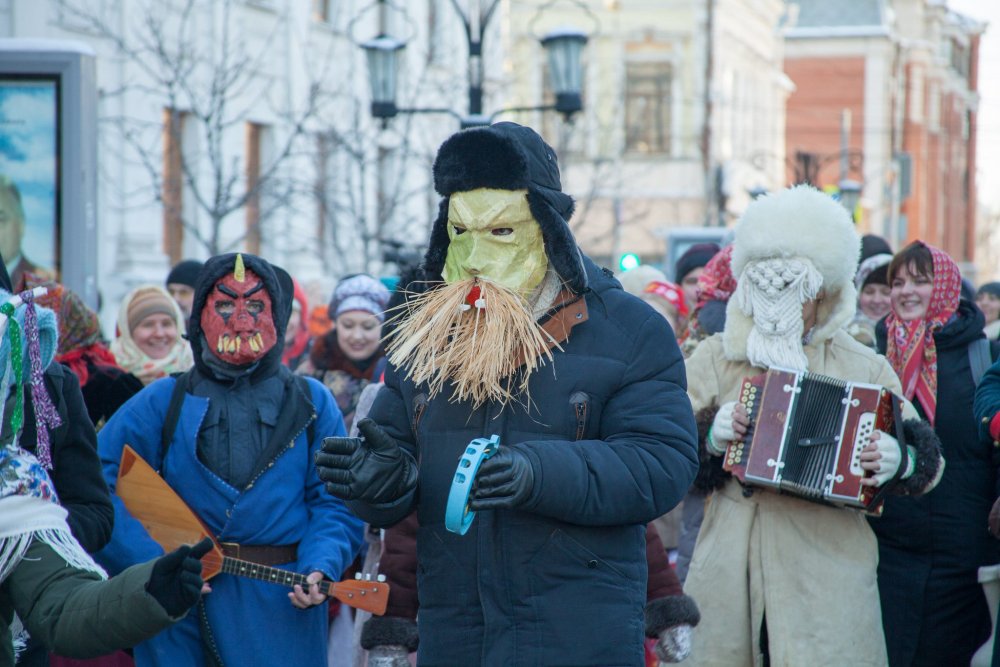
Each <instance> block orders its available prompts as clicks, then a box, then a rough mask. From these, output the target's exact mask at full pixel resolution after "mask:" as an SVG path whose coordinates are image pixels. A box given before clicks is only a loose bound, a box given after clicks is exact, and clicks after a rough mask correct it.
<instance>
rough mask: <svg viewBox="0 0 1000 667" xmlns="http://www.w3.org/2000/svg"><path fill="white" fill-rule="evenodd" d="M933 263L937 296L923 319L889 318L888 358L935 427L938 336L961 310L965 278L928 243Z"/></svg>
mask: <svg viewBox="0 0 1000 667" xmlns="http://www.w3.org/2000/svg"><path fill="white" fill-rule="evenodd" d="M922 245H923V246H924V247H925V248H927V249H928V250H929V251H930V253H931V257H932V259H933V270H934V283H933V286H934V292H933V293H932V294H931V301H930V304H928V306H927V312H926V313H925V314H924V316H923V318H922V319H919V320H909V321H903V320H901V319H900V318H899V316H898V315H897V314H896V311H895V309H894V310H893V311H892V312H891V313H889V316H888V317H887V318H886V321H885V326H886V331H887V333H888V344H887V346H886V353H885V356H886V358H887V359H888V360H889V363H890V364H892V367H893V369H894V370H895V371H896V374H897V375H898V376H899V379H900V381H901V382H902V383H903V394H904V395H905V396H906V398H908V399H910V400H913V397H914V396H916V398H917V400H918V401H919V402H920V405H921V406H922V407H923V409H924V414H925V415H926V416H927V421H929V422H930V423H931V425H933V424H934V413H935V412H936V410H937V346H936V345H935V344H934V334H935V333H936V332H937V331H938V330H939V329H940V328H941V327H943V326H944V325H945V323H946V322H947V321H948V320H949V319H950V318H951V316H952V315H954V314H955V311H956V310H957V309H958V300H959V295H960V292H961V288H962V276H961V273H960V272H959V270H958V265H957V264H955V262H954V260H952V258H951V257H949V256H948V255H947V254H946V253H945V252H943V251H941V250H939V249H937V248H935V247H934V246H931V245H928V244H926V243H924V244H922Z"/></svg>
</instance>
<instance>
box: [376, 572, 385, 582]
mask: <svg viewBox="0 0 1000 667" xmlns="http://www.w3.org/2000/svg"><path fill="white" fill-rule="evenodd" d="M375 580H376V581H378V582H379V583H380V584H384V583H385V575H384V574H380V575H378V576H377V577H376V578H375Z"/></svg>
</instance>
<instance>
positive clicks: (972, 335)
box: [875, 299, 986, 354]
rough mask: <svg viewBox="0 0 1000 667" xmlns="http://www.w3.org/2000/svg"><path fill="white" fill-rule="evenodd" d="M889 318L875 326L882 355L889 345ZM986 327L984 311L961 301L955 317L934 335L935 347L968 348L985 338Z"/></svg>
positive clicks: (968, 302)
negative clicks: (979, 339)
mask: <svg viewBox="0 0 1000 667" xmlns="http://www.w3.org/2000/svg"><path fill="white" fill-rule="evenodd" d="M887 317H888V315H887V316H886V317H883V318H882V319H881V320H879V323H878V324H877V325H875V344H876V348H877V349H878V351H879V352H880V353H882V354H885V350H886V346H887V345H888V331H887V330H886V326H885V321H886V318H887ZM985 326H986V318H985V317H984V316H983V313H982V311H981V310H979V308H977V307H976V305H975V304H974V303H972V302H971V301H966V300H965V299H960V300H959V302H958V310H956V311H955V317H954V318H953V319H952V320H951V321H949V322H948V323H947V324H945V325H944V326H943V327H941V328H940V329H939V330H938V332H937V333H935V334H934V346H935V347H936V348H937V349H938V350H939V351H940V350H950V349H952V348H962V347H966V346H968V345H969V343H971V342H972V341H974V340H976V339H977V338H982V337H983V327H985Z"/></svg>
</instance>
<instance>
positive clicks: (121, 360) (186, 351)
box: [111, 285, 194, 385]
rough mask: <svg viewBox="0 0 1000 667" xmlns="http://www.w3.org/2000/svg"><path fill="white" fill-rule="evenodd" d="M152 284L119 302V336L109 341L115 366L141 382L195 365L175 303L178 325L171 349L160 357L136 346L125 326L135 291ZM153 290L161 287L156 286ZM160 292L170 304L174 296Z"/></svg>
mask: <svg viewBox="0 0 1000 667" xmlns="http://www.w3.org/2000/svg"><path fill="white" fill-rule="evenodd" d="M151 288H152V286H150V285H145V286H143V287H139V288H137V289H134V290H132V291H131V292H129V293H128V294H127V295H126V296H125V299H124V300H123V301H122V305H121V309H120V310H119V311H118V327H117V329H118V337H117V338H115V339H114V341H112V343H111V353H112V354H113V355H114V356H115V359H116V360H117V361H118V365H119V366H121V367H122V368H123V369H124V370H126V371H128V372H129V373H132V374H133V375H135V376H136V377H137V378H139V379H140V380H141V381H142V383H143V384H144V385H147V384H149V383H150V382H152V381H153V380H157V379H159V378H162V377H166V376H167V375H170V374H171V373H175V372H183V371H186V370H188V369H189V368H191V367H192V366H193V365H194V357H193V356H192V354H191V346H190V345H189V344H188V342H187V340H185V339H184V337H183V336H184V315H183V314H181V309H180V308H179V307H178V306H177V305H176V304H174V322H176V324H177V340H176V341H174V345H173V347H172V348H170V352H169V353H168V354H167V356H165V357H164V358H162V359H153V358H152V357H150V356H149V355H147V354H146V353H145V352H143V351H142V350H140V349H139V346H138V345H136V343H135V340H134V339H133V338H132V333H131V331H129V326H128V309H129V305H130V304H131V303H132V299H134V298H135V296H136V293H137V292H138V291H139V290H140V289H141V290H147V289H151ZM156 289H162V288H159V287H157V288H156ZM163 293H164V294H165V295H166V296H167V298H169V299H170V302H171V303H173V298H171V297H170V295H169V294H167V292H166V290H163Z"/></svg>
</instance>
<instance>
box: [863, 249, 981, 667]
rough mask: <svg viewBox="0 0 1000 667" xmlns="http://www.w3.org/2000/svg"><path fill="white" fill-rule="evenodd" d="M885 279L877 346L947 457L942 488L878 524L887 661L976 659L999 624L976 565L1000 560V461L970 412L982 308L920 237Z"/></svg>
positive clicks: (888, 506)
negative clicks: (885, 303) (999, 514)
mask: <svg viewBox="0 0 1000 667" xmlns="http://www.w3.org/2000/svg"><path fill="white" fill-rule="evenodd" d="M888 278H889V285H890V288H891V296H890V299H891V301H892V312H891V313H890V314H889V316H888V317H887V318H886V320H885V321H884V322H883V323H882V324H880V325H879V327H878V329H877V337H878V349H879V351H880V352H883V353H884V354H885V355H886V357H887V358H888V360H889V362H890V363H891V364H892V367H893V369H894V370H895V371H896V373H897V374H898V375H899V378H900V381H901V383H902V387H903V392H904V394H905V395H906V398H908V399H910V400H911V401H912V402H913V404H914V406H915V407H916V408H917V410H918V411H919V412H920V415H921V417H923V418H924V419H926V420H927V421H928V422H930V423H931V424H932V425H933V426H934V430H935V431H936V432H937V434H938V436H939V437H940V439H941V447H942V454H943V456H944V459H945V461H946V462H947V465H945V466H944V473H943V475H942V477H941V481H940V483H939V484H938V485H937V487H936V488H935V489H934V490H933V491H931V492H930V493H928V494H926V495H924V496H922V497H919V498H901V497H895V496H890V497H888V498H887V500H886V503H885V511H884V513H883V515H882V517H881V518H874V519H872V520H871V526H872V528H873V529H874V530H875V533H876V535H877V536H878V541H879V566H878V580H879V581H878V583H879V592H880V596H881V600H882V620H883V625H884V627H885V635H886V644H887V648H888V654H889V664H890V665H891V666H892V667H896V666H897V665H959V664H969V660H970V658H971V657H972V654H973V653H974V652H975V651H976V649H977V648H978V647H979V645H980V644H982V642H983V641H985V640H986V638H987V637H988V636H989V634H990V629H991V623H990V614H989V610H988V608H987V604H986V599H985V597H984V596H983V592H982V589H981V588H980V586H979V583H978V581H977V570H978V568H979V567H980V566H981V565H992V564H995V563H997V562H998V561H1000V548H998V543H997V542H996V541H995V540H994V539H993V537H992V536H991V535H990V534H989V532H988V531H987V530H986V525H987V516H988V514H989V511H990V507H991V505H992V504H993V500H994V499H995V498H996V496H997V468H996V466H995V464H994V463H993V460H992V451H991V447H990V446H989V444H988V443H984V442H982V441H980V439H979V437H978V432H977V426H978V424H977V423H976V422H975V418H974V416H973V409H972V404H973V397H974V395H975V391H976V384H977V382H976V380H977V379H978V378H974V377H973V370H972V358H973V357H972V356H971V355H970V347H972V346H976V345H983V343H980V342H978V341H979V340H980V339H983V315H982V313H981V312H980V311H979V310H978V309H977V308H976V307H975V306H974V305H973V304H971V303H969V302H968V301H966V300H964V299H961V298H960V295H959V291H960V288H961V275H960V274H959V269H958V266H957V265H956V264H955V262H954V260H952V259H951V257H949V256H948V255H947V254H945V253H944V252H942V251H941V250H939V249H938V248H935V247H933V246H930V245H928V244H926V243H923V242H921V241H915V242H913V243H911V244H910V245H908V246H907V247H906V248H904V249H903V250H901V251H900V252H899V253H897V254H896V256H895V257H894V258H893V260H892V262H891V263H890V264H889V272H888ZM996 355H997V350H996V348H994V349H993V350H992V356H993V357H994V358H995V357H996Z"/></svg>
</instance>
